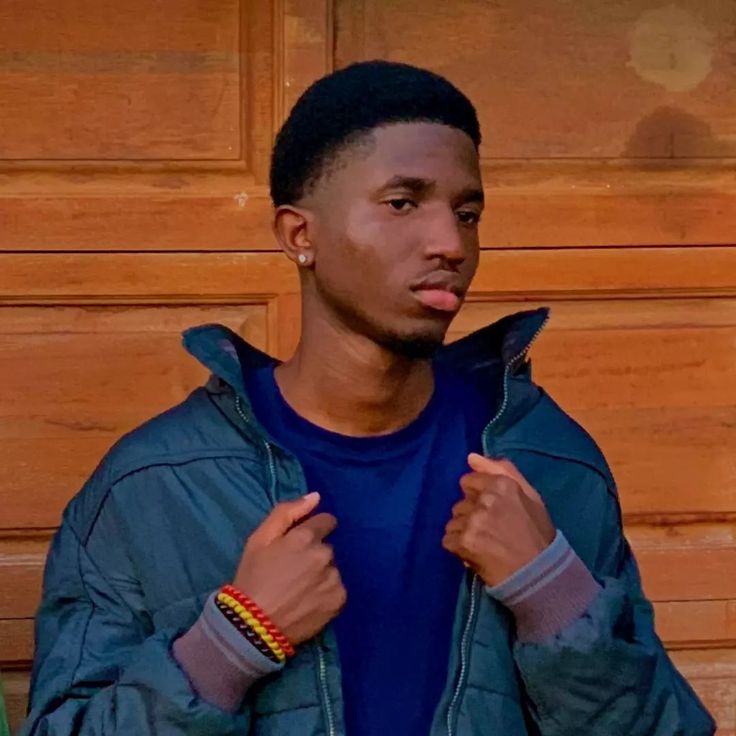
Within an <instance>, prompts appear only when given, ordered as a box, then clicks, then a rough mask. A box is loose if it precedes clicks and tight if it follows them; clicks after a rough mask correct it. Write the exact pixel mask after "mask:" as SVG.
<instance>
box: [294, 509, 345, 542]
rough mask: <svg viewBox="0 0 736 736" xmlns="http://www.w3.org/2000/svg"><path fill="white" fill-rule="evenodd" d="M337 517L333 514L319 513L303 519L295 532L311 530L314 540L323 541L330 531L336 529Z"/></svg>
mask: <svg viewBox="0 0 736 736" xmlns="http://www.w3.org/2000/svg"><path fill="white" fill-rule="evenodd" d="M336 527H337V519H336V518H335V517H334V516H333V515H332V514H317V515H316V516H312V517H310V518H309V519H307V520H306V521H303V522H302V523H301V524H299V526H297V527H296V529H294V531H295V532H297V531H300V532H301V533H303V531H302V530H306V531H309V532H310V533H311V534H312V539H313V540H314V541H322V540H323V539H324V538H325V537H326V536H327V535H328V534H329V533H330V532H333V531H335V528H336Z"/></svg>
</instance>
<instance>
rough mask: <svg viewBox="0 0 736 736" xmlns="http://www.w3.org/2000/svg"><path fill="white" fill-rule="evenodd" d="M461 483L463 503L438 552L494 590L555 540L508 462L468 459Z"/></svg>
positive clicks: (536, 498) (539, 504)
mask: <svg viewBox="0 0 736 736" xmlns="http://www.w3.org/2000/svg"><path fill="white" fill-rule="evenodd" d="M468 462H469V464H470V467H471V469H472V470H473V472H472V473H468V474H467V475H464V476H463V477H462V478H461V479H460V487H461V488H462V490H463V494H464V498H463V499H462V500H461V501H459V502H458V503H457V504H455V506H454V507H453V509H452V519H450V521H449V522H448V524H447V526H446V528H445V536H444V538H443V540H442V546H443V547H444V548H445V549H446V550H448V551H449V552H452V553H453V554H455V555H457V556H458V557H459V558H460V559H461V560H463V561H464V562H465V563H466V564H467V565H468V566H469V567H471V568H472V569H473V570H475V572H477V573H478V575H480V577H481V578H482V579H483V582H485V584H486V585H490V586H494V585H498V584H499V583H502V582H503V581H504V580H506V579H507V578H509V577H511V575H513V574H514V573H515V572H516V571H517V570H519V569H520V568H522V567H524V565H526V564H527V563H528V562H531V561H532V560H533V559H534V558H535V557H537V555H539V553H540V552H542V551H543V550H545V549H546V548H547V547H548V546H549V545H550V544H551V543H552V541H553V540H554V538H555V527H554V525H553V524H552V521H551V519H550V518H549V514H548V513H547V509H546V507H545V505H544V501H542V498H541V496H540V495H539V494H538V493H537V492H536V491H535V490H534V488H532V486H531V485H530V484H529V483H528V481H527V480H526V479H525V478H524V476H523V475H521V473H520V472H519V471H518V470H517V469H516V467H515V466H514V465H513V463H511V462H510V461H508V460H491V459H490V458H487V457H483V456H482V455H477V454H476V453H472V454H470V455H469V456H468Z"/></svg>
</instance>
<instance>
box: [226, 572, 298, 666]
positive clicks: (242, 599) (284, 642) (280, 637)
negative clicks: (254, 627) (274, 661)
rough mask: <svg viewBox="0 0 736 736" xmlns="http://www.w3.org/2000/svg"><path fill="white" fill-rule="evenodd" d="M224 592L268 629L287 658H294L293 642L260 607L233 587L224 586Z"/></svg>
mask: <svg viewBox="0 0 736 736" xmlns="http://www.w3.org/2000/svg"><path fill="white" fill-rule="evenodd" d="M222 592H223V593H225V594H226V595H229V596H230V597H231V598H234V599H235V600H236V601H237V602H238V603H240V605H241V606H243V607H244V608H246V609H247V610H248V611H249V612H250V613H251V614H252V615H253V616H254V617H255V618H256V619H257V620H258V622H259V623H260V624H261V625H262V626H263V627H264V628H265V629H266V631H267V632H268V633H269V634H270V635H271V636H272V637H273V638H274V640H275V641H276V642H277V643H278V645H279V646H280V647H281V649H283V651H284V654H286V656H287V657H293V656H294V654H295V653H296V652H295V651H294V647H293V646H292V644H291V642H290V641H289V640H288V639H287V638H286V636H284V634H283V633H281V630H280V629H279V628H278V627H277V626H276V625H275V624H274V623H273V621H271V619H270V618H269V617H268V616H266V614H265V613H264V612H263V611H262V610H261V608H259V606H258V605H257V604H256V603H255V602H254V601H253V600H252V599H250V598H248V596H247V595H245V593H243V592H241V591H240V590H238V589H237V588H235V587H234V586H232V585H223V586H222Z"/></svg>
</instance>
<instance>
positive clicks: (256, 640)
mask: <svg viewBox="0 0 736 736" xmlns="http://www.w3.org/2000/svg"><path fill="white" fill-rule="evenodd" d="M215 605H216V606H217V608H218V610H219V611H220V613H222V615H223V616H225V618H226V619H227V620H228V621H229V622H230V623H231V624H232V625H233V626H234V627H235V628H236V629H237V630H238V631H239V632H240V633H241V634H242V635H243V637H244V638H245V639H246V640H247V641H248V642H249V643H250V644H251V645H252V646H254V647H255V648H256V649H257V650H258V651H259V652H260V653H261V654H262V655H263V656H264V657H267V658H268V659H269V660H270V661H271V662H273V663H274V664H281V662H282V661H283V660H281V659H279V658H278V657H277V656H276V653H275V652H274V651H273V649H271V647H269V646H268V644H266V642H265V641H263V639H261V637H260V636H259V635H258V633H257V632H256V631H254V630H253V629H252V628H251V627H250V626H248V624H247V623H245V621H243V619H242V618H240V616H239V615H238V614H237V613H236V612H235V611H233V609H232V608H230V607H229V606H228V605H226V604H225V603H222V602H221V601H218V600H215Z"/></svg>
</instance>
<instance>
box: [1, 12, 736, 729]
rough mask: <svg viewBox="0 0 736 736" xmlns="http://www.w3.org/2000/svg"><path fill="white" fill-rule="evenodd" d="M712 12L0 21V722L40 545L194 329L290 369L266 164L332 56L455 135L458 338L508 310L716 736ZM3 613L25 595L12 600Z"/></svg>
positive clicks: (723, 342)
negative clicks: (469, 140)
mask: <svg viewBox="0 0 736 736" xmlns="http://www.w3.org/2000/svg"><path fill="white" fill-rule="evenodd" d="M734 39H736V4H734V2H733V1H732V0H673V2H672V3H670V4H668V5H662V4H661V3H659V2H650V1H649V0H615V1H614V2H612V1H611V0H589V1H588V2H585V3H571V2H559V3H554V2H552V3H550V2H549V0H493V2H491V1H490V0H458V1H457V2H452V3H448V2H444V0H392V2H390V3H388V2H384V1H383V0H332V2H330V0H161V1H160V2H157V3H150V2H144V1H143V0H124V1H123V2H119V1H117V2H114V1H113V0H94V2H93V0H62V1H61V2H59V0H54V1H53V2H52V0H4V1H3V2H2V3H1V4H0V100H2V104H0V251H1V252H0V379H1V384H0V385H2V390H1V391H0V467H2V469H3V473H2V478H0V510H1V511H0V669H2V670H3V677H4V681H5V687H6V691H7V696H8V699H9V701H10V702H9V705H10V708H11V713H12V718H13V721H14V722H15V723H17V722H18V721H19V719H20V717H21V713H22V710H23V708H24V701H25V691H26V687H27V685H26V682H27V669H28V665H29V661H30V659H31V656H32V616H33V613H34V609H35V607H36V604H37V599H38V595H39V589H40V575H41V570H42V565H43V561H44V556H45V552H46V547H47V544H48V541H49V538H50V535H51V534H52V532H53V529H54V527H55V525H56V524H57V523H58V520H59V514H60V511H61V509H62V508H63V506H64V505H65V503H66V501H67V500H68V499H69V498H70V497H71V496H72V495H73V494H74V493H75V491H76V490H77V489H78V487H79V486H80V484H81V483H82V481H83V479H84V478H85V477H86V476H87V475H88V474H89V473H90V472H91V470H92V469H93V467H94V465H95V464H96V462H97V460H98V459H99V458H100V456H101V455H102V453H103V452H104V451H105V449H106V448H107V447H108V446H109V445H110V444H111V443H112V442H113V441H114V440H115V439H116V438H117V437H118V436H119V435H120V434H121V433H123V432H125V431H127V430H128V429H130V428H132V427H134V426H135V425H136V424H138V423H139V422H141V421H142V420H143V419H145V418H146V417H148V416H150V415H152V414H153V413H155V412H157V411H159V410H162V409H164V408H165V407H167V406H169V405H171V404H172V403H174V402H176V401H177V400H179V399H180V398H181V397H182V396H184V395H185V393H186V392H187V391H188V390H189V389H190V388H191V387H192V386H194V385H196V384H198V383H199V382H200V381H202V380H203V378H204V375H203V372H202V371H201V370H200V369H199V368H198V367H197V366H196V365H195V364H194V363H193V362H192V360H191V359H189V358H187V357H186V356H185V355H184V353H183V352H182V351H181V349H180V348H179V347H178V341H179V338H178V334H179V331H180V330H181V329H182V328H184V327H186V326H189V325H192V324H196V323H201V322H207V321H221V322H224V323H226V324H228V325H230V326H231V327H233V328H235V329H237V330H239V331H240V332H241V333H242V334H244V335H246V336H247V337H248V338H250V339H251V340H253V341H254V342H255V343H256V344H258V345H260V346H262V347H265V348H267V349H268V350H271V351H273V352H274V353H276V354H278V355H280V356H287V355H288V354H289V351H290V350H291V349H292V347H293V345H294V342H295V339H296V336H297V334H298V295H297V289H298V285H297V279H296V274H295V273H294V271H293V270H292V268H291V266H290V265H289V264H288V263H287V262H286V261H285V259H284V258H283V257H282V256H281V255H279V254H278V253H277V252H275V250H276V249H275V244H274V241H273V239H272V237H271V235H270V225H269V215H270V204H269V199H268V192H267V187H266V180H267V169H268V156H269V148H270V145H271V142H272V139H273V136H274V133H275V130H276V129H277V127H278V125H279V123H280V121H281V120H283V118H284V115H285V113H286V111H287V110H288V109H289V107H290V105H291V104H292V103H293V101H294V100H295V99H296V96H297V95H298V94H299V93H300V92H301V91H302V90H303V89H304V88H305V86H306V85H308V84H309V83H310V82H311V81H312V80H313V79H315V78H317V77H319V76H321V75H322V74H324V73H326V72H328V71H329V70H331V69H333V68H336V67H338V66H342V65H345V64H347V63H349V62H351V61H354V60H358V59H366V58H376V57H381V58H388V59H396V60H404V61H409V62H414V63H418V64H421V65H429V66H430V67H431V68H432V69H435V70H437V71H439V72H441V73H443V74H445V75H446V76H448V77H449V78H450V79H452V80H453V81H455V82H456V83H457V84H459V85H460V86H461V87H462V88H463V89H464V90H465V91H466V92H467V93H468V94H469V95H470V96H471V97H472V98H473V100H474V101H475V102H476V104H477V106H478V109H479V113H480V115H481V118H482V124H483V128H484V133H485V143H484V145H483V149H482V159H483V169H484V174H485V182H486V185H487V195H488V199H489V203H490V205H489V210H488V213H487V216H486V218H485V220H484V223H483V226H482V244H483V247H484V253H483V256H482V259H481V267H480V272H479V274H478V277H477V279H476V281H475V285H474V289H473V292H472V295H471V298H470V300H469V303H468V304H467V306H466V307H465V308H464V309H463V311H462V313H461V314H460V316H459V317H458V319H457V322H456V323H455V325H454V327H453V331H452V335H451V337H452V338H454V337H457V336H460V335H461V334H464V333H466V332H468V331H469V330H471V329H473V328H475V327H478V326H480V325H481V324H484V323H486V322H488V321H490V320H492V319H495V318H496V317H498V316H499V315H502V314H505V313H507V312H509V311H513V310H515V309H518V308H520V307H525V306H527V305H528V304H530V303H531V304H541V303H545V304H550V305H552V307H553V319H552V322H551V324H550V327H549V329H548V332H547V333H545V334H544V335H543V337H542V338H541V339H540V340H539V342H538V344H537V346H536V347H535V349H534V358H535V366H536V367H535V371H536V377H537V379H538V380H539V381H541V382H542V383H543V384H545V386H546V387H547V388H548V389H549V390H550V391H551V393H552V394H553V395H554V396H555V397H556V398H557V399H558V400H559V401H561V402H562V403H563V405H565V406H566V407H567V408H568V409H569V410H571V411H572V413H573V414H574V415H575V416H576V417H578V418H579V419H580V420H581V421H582V422H583V423H584V424H585V425H586V426H587V427H588V428H589V429H590V430H591V431H592V432H593V434H594V435H595V436H596V437H597V438H598V440H599V441H600V443H601V444H602V446H603V448H604V450H605V451H606V453H607V454H608V456H609V458H610V460H611V463H612V465H613V468H614V471H615V473H616V475H617V478H618V481H619V485H620V487H621V496H622V501H623V505H624V510H625V514H626V521H627V524H628V534H629V536H630V538H631V540H632V542H633V544H634V547H635V549H636V551H637V553H638V556H639V559H640V561H641V566H642V568H643V573H644V577H645V584H646V589H647V591H648V593H649V595H650V596H651V598H652V599H653V600H654V601H655V605H656V609H657V617H658V625H659V630H660V632H661V634H662V636H663V638H664V639H665V640H666V643H667V645H668V646H669V648H670V649H671V650H672V652H673V656H674V658H675V660H676V661H677V663H678V665H679V666H680V667H681V669H682V671H683V672H684V673H685V674H686V676H687V677H688V678H689V679H690V680H691V681H692V683H693V684H694V686H695V687H696V689H697V690H698V691H699V692H700V694H701V695H702V697H703V698H704V699H705V701H706V703H707V704H708V706H709V707H710V708H711V709H712V710H713V712H714V713H715V715H716V717H717V718H718V720H719V723H720V731H719V733H720V734H722V735H723V736H726V735H729V734H730V735H731V736H733V735H734V734H736V460H734V458H736V452H735V451H736V245H735V243H736V174H735V171H736V41H735V40H734ZM28 591H30V592H31V595H29V594H28Z"/></svg>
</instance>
